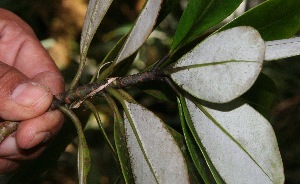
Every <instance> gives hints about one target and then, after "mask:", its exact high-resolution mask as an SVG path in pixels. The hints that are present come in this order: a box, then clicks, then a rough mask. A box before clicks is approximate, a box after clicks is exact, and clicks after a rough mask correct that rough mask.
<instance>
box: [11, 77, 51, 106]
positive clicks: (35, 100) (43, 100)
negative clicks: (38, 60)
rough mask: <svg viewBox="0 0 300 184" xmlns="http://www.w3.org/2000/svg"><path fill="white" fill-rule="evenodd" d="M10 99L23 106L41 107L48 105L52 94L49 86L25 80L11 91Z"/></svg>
mask: <svg viewBox="0 0 300 184" xmlns="http://www.w3.org/2000/svg"><path fill="white" fill-rule="evenodd" d="M11 99H12V100H13V101H14V102H15V103H16V104H17V105H21V106H24V107H29V108H30V107H38V108H42V109H43V110H44V108H43V107H41V106H42V105H44V104H45V105H47V106H49V105H48V104H49V102H50V101H51V100H52V95H51V93H50V90H49V88H47V87H45V86H43V85H40V84H38V83H35V82H27V83H22V84H19V85H18V86H17V87H16V88H15V89H14V91H13V93H12V95H11Z"/></svg>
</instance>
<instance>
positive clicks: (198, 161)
mask: <svg viewBox="0 0 300 184" xmlns="http://www.w3.org/2000/svg"><path fill="white" fill-rule="evenodd" d="M180 98H181V99H182V98H183V97H180ZM177 101H178V109H179V116H180V121H181V126H182V131H183V134H184V138H185V141H186V144H187V147H188V150H189V153H190V155H191V157H192V159H193V162H194V165H195V166H196V168H197V170H198V172H199V174H200V175H201V177H202V179H203V181H204V182H205V183H207V184H211V183H215V180H214V179H213V176H212V174H211V172H210V170H209V167H208V165H207V164H206V161H205V158H204V156H203V155H202V153H201V150H200V149H199V148H198V147H197V142H196V141H195V140H194V139H193V137H192V135H191V132H190V130H189V128H188V125H187V122H186V119H187V117H186V116H189V115H188V114H186V113H184V111H185V112H187V110H186V105H185V103H184V102H183V103H184V105H182V103H181V101H180V99H178V100H177ZM183 108H185V110H183ZM199 143H200V144H201V142H200V141H199ZM204 154H205V153H204ZM206 158H207V159H208V157H207V155H206ZM208 162H209V163H211V162H210V161H208ZM210 167H213V166H212V164H211V165H210ZM213 170H214V171H215V169H213ZM215 174H216V175H217V172H215ZM218 180H219V181H222V179H221V178H220V177H219V176H218ZM219 183H220V182H219Z"/></svg>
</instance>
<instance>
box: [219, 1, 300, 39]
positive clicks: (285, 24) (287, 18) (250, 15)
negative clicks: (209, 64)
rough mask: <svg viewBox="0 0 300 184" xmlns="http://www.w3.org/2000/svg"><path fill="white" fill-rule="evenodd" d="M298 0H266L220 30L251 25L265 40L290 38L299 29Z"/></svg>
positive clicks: (299, 7)
mask: <svg viewBox="0 0 300 184" xmlns="http://www.w3.org/2000/svg"><path fill="white" fill-rule="evenodd" d="M299 10H300V1H299V0H288V1H287V0H268V1H265V2H264V3H261V4H260V5H258V6H256V7H255V8H253V9H251V10H249V11H248V12H246V13H244V14H243V15H242V16H240V17H238V18H236V19H234V20H233V21H231V22H230V23H228V24H227V25H225V26H224V27H222V29H220V30H225V29H229V28H233V27H236V26H251V27H254V28H255V29H257V30H258V31H259V33H260V34H261V36H262V38H263V39H264V40H265V41H270V40H279V39H285V38H290V37H292V36H294V35H295V34H296V33H297V32H298V31H299V30H300V11H299Z"/></svg>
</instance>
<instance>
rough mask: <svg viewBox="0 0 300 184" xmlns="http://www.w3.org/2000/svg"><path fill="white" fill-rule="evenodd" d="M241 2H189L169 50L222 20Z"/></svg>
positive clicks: (235, 0) (232, 0) (198, 0)
mask: <svg viewBox="0 0 300 184" xmlns="http://www.w3.org/2000/svg"><path fill="white" fill-rule="evenodd" d="M241 2H242V0H230V1H223V0H190V1H189V3H188V5H187V7H186V9H185V11H184V13H183V15H182V17H181V19H180V21H179V23H178V26H177V29H176V33H175V35H174V38H173V44H172V46H171V50H175V49H176V48H177V47H178V46H179V45H180V44H182V45H184V44H185V43H187V42H188V41H191V40H192V39H194V38H195V37H197V36H199V35H200V34H202V33H203V32H204V31H206V30H207V29H209V28H211V27H212V26H214V25H216V24H218V23H219V22H221V21H222V20H224V19H225V18H226V17H227V16H229V15H230V14H231V13H232V12H234V11H235V10H236V9H237V8H238V6H239V5H240V3H241Z"/></svg>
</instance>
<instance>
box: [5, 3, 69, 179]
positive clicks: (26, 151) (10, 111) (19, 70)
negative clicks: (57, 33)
mask: <svg viewBox="0 0 300 184" xmlns="http://www.w3.org/2000/svg"><path fill="white" fill-rule="evenodd" d="M26 82H36V83H38V84H40V85H44V86H47V87H48V88H50V89H51V91H52V93H53V94H57V93H62V92H64V82H63V78H62V76H61V74H60V73H59V70H58V68H57V66H56V65H55V63H54V61H53V59H52V58H51V57H50V55H49V54H48V52H47V51H46V50H45V49H44V47H43V46H42V45H41V44H40V41H39V40H38V39H37V37H36V35H35V34H34V31H33V30H32V29H31V27H30V26H29V25H28V24H27V23H25V22H24V21H23V20H22V19H20V18H19V17H17V16H16V15H15V14H13V13H12V12H9V11H6V10H4V9H1V8H0V102H1V103H2V104H1V106H0V119H1V120H2V121H0V122H3V121H5V120H16V121H20V124H19V125H18V128H17V131H16V132H15V137H11V138H12V139H15V141H13V142H11V141H7V142H5V140H4V141H3V142H2V144H0V152H1V154H0V174H2V173H6V172H10V171H13V170H15V169H16V168H17V167H18V166H19V165H20V164H21V163H22V162H23V160H30V159H33V158H35V157H37V156H38V155H40V154H41V152H42V151H43V150H44V149H45V148H46V145H47V143H46V142H47V139H50V138H51V137H52V136H53V135H55V134H57V133H58V131H59V130H60V128H61V127H62V125H63V115H62V114H61V113H60V112H59V111H51V112H47V109H48V108H49V107H48V105H49V106H50V105H51V99H52V97H53V95H52V94H50V93H48V96H47V97H46V98H45V101H44V103H43V102H39V103H41V105H40V106H38V107H37V106H34V107H30V108H27V107H22V106H19V105H18V104H15V103H14V101H13V100H12V99H10V98H11V95H12V93H13V91H14V90H15V88H16V87H17V86H18V85H19V84H22V83H26ZM27 95H28V96H29V97H30V94H27ZM32 95H34V94H32ZM48 97H49V98H48ZM50 97H51V98H50ZM28 132H31V133H30V134H31V135H30V134H29V133H28ZM41 132H46V133H47V132H49V137H48V138H47V137H46V138H45V139H46V140H40V139H43V136H42V137H41V136H40V139H39V137H37V138H36V139H35V136H36V135H38V134H39V133H41ZM40 135H43V134H40ZM32 140H33V142H32V143H33V144H32V145H31V144H30V142H31V141H32ZM28 145H29V147H28ZM31 147H32V148H31ZM7 154H9V155H7ZM16 163H17V164H16Z"/></svg>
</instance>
